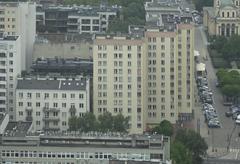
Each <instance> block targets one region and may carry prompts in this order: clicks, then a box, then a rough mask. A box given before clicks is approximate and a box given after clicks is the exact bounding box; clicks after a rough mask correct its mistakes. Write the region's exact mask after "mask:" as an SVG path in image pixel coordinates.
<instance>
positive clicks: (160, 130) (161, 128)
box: [152, 120, 173, 136]
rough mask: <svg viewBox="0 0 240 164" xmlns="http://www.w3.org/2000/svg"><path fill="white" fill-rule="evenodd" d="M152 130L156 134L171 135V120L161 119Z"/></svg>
mask: <svg viewBox="0 0 240 164" xmlns="http://www.w3.org/2000/svg"><path fill="white" fill-rule="evenodd" d="M152 131H153V132H156V133H157V134H163V135H165V136H172V135H173V126H172V124H171V122H169V121H167V120H163V121H162V122H161V123H160V124H159V125H158V126H156V127H154V128H153V130H152Z"/></svg>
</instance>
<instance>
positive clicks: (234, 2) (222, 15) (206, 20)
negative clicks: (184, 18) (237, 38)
mask: <svg viewBox="0 0 240 164" xmlns="http://www.w3.org/2000/svg"><path fill="white" fill-rule="evenodd" d="M239 12H240V1H239V0H214V5H213V7H204V8H203V14H204V17H203V24H204V27H205V28H206V29H207V31H208V33H209V35H219V36H227V37H229V36H231V35H234V34H237V35H239V34H240V29H239V26H240V15H239Z"/></svg>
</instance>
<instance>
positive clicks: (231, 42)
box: [210, 35, 240, 61]
mask: <svg viewBox="0 0 240 164" xmlns="http://www.w3.org/2000/svg"><path fill="white" fill-rule="evenodd" d="M239 43H240V36H238V35H233V36H231V37H229V38H226V37H224V36H218V37H214V38H211V45H210V48H211V49H214V50H216V51H217V52H218V53H220V54H222V56H223V57H224V58H225V59H227V60H229V61H230V60H234V59H237V60H239V59H240V46H239Z"/></svg>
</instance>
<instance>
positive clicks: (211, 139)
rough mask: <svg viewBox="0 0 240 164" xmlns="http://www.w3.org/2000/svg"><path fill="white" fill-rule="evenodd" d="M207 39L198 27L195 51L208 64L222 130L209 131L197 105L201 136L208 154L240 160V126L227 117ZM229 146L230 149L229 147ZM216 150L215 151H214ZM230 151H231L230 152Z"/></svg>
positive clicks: (196, 116)
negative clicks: (230, 156)
mask: <svg viewBox="0 0 240 164" xmlns="http://www.w3.org/2000/svg"><path fill="white" fill-rule="evenodd" d="M207 44H208V42H207V39H206V36H205V33H204V31H203V28H202V27H196V30H195V49H196V50H197V51H199V52H200V54H201V60H200V62H204V63H205V64H206V70H207V77H208V84H209V87H210V88H211V89H212V91H213V97H214V107H215V109H216V110H217V113H218V116H219V120H220V122H221V125H222V128H219V129H208V127H207V125H206V124H205V122H204V117H203V113H202V111H201V104H200V103H197V104H196V108H195V118H196V120H200V134H201V136H202V137H204V139H205V140H206V142H207V143H208V145H209V150H208V153H209V154H210V155H212V156H216V157H218V158H221V157H222V156H227V155H228V154H230V155H231V154H232V155H233V156H234V154H235V156H234V159H240V155H239V153H237V154H236V152H239V151H238V150H239V149H240V137H239V136H238V133H239V132H240V126H236V128H234V127H235V122H234V121H233V120H232V119H231V118H227V117H225V112H226V111H228V110H229V109H228V107H225V106H223V96H222V94H221V92H220V90H219V89H218V88H216V87H215V83H216V81H217V78H216V70H214V68H213V66H212V63H211V59H210V57H209V54H208V52H207V47H206V46H207ZM228 146H229V149H227V147H228ZM213 150H214V151H213ZM228 150H229V151H228ZM230 150H236V152H234V153H233V152H230ZM238 162H239V161H238Z"/></svg>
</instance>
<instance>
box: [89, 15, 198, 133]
mask: <svg viewBox="0 0 240 164" xmlns="http://www.w3.org/2000/svg"><path fill="white" fill-rule="evenodd" d="M163 18H164V16H163ZM181 19H183V20H182V21H183V22H187V21H186V20H184V19H185V18H184V17H182V18H181ZM186 19H188V18H187V17H186ZM166 20H168V19H166ZM165 25H166V24H165ZM193 53H194V26H193V25H192V24H191V23H180V24H177V25H173V24H171V25H170V26H166V29H165V30H163V29H162V28H160V27H150V28H146V31H145V32H144V35H143V36H142V37H139V35H138V37H137V38H136V37H135V38H134V37H130V36H129V37H118V36H115V37H112V36H105V37H102V36H99V37H96V39H95V42H94V46H93V63H94V69H93V75H94V76H93V88H94V113H95V114H96V115H98V114H101V113H102V112H105V111H109V112H111V113H112V114H117V113H122V114H123V115H124V116H126V117H129V118H130V124H129V126H130V127H129V128H130V132H131V133H141V132H143V131H145V130H147V129H148V128H150V127H152V126H154V125H157V124H158V123H159V122H161V121H162V120H165V119H166V120H169V121H170V122H171V123H173V124H174V123H176V122H177V121H186V120H191V116H192V109H193V84H194V56H193Z"/></svg>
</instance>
